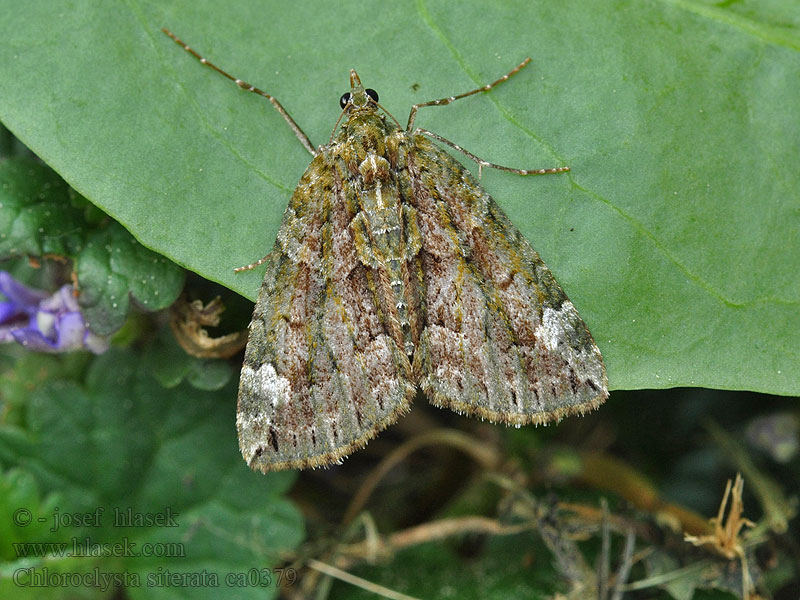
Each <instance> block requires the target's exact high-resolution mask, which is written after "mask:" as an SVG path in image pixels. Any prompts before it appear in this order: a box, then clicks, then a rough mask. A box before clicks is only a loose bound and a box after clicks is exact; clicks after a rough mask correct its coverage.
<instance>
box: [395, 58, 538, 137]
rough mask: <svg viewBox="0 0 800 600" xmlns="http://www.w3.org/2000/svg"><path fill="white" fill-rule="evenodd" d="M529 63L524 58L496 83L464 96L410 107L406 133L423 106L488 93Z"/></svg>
mask: <svg viewBox="0 0 800 600" xmlns="http://www.w3.org/2000/svg"><path fill="white" fill-rule="evenodd" d="M529 62H531V59H530V58H526V59H525V60H523V61H522V62H521V63H520V64H518V65H517V66H516V67H515V68H513V69H511V70H510V71H509V72H508V73H506V74H505V75H503V76H502V77H501V78H500V79H498V80H497V81H493V82H492V83H487V84H486V85H484V86H481V87H479V88H476V89H474V90H471V91H469V92H465V93H464V94H459V95H458V96H450V97H448V98H439V99H438V100H431V101H430V102H423V103H422V104H415V105H414V106H412V107H411V114H410V115H408V125H407V126H406V131H411V127H412V126H413V125H414V119H416V118H417V110H419V109H420V108H422V107H423V106H446V105H448V104H450V103H451V102H453V101H455V100H458V99H459V98H466V97H467V96H472V95H473V94H477V93H479V92H488V91H489V90H490V89H492V88H493V87H494V86H496V85H499V84H501V83H503V82H504V81H505V80H506V79H508V78H509V77H511V76H512V75H514V74H515V73H517V72H518V71H521V70H522V69H523V67H525V65H527V64H528V63H529Z"/></svg>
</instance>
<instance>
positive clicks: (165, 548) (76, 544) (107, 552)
mask: <svg viewBox="0 0 800 600" xmlns="http://www.w3.org/2000/svg"><path fill="white" fill-rule="evenodd" d="M11 546H12V547H13V549H14V554H15V555H16V557H17V558H44V557H51V558H65V557H76V556H82V557H83V556H85V557H128V556H160V557H165V558H185V557H186V548H185V547H184V545H183V544H182V543H180V542H158V543H149V542H145V543H141V544H140V543H138V542H131V541H130V540H129V539H128V538H127V537H123V538H122V539H121V540H120V541H119V542H94V541H92V538H90V537H88V536H87V537H85V538H83V539H82V540H79V539H78V538H77V537H73V538H71V540H70V541H69V542H12V544H11Z"/></svg>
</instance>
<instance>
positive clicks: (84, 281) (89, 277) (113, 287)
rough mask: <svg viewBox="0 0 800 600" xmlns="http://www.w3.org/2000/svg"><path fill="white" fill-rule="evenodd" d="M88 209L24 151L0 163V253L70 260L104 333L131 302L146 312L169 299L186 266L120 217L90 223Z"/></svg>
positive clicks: (85, 304)
mask: <svg viewBox="0 0 800 600" xmlns="http://www.w3.org/2000/svg"><path fill="white" fill-rule="evenodd" d="M92 216H93V213H92V211H91V210H90V209H88V207H87V206H86V201H85V200H81V199H80V198H77V197H75V194H74V193H73V192H72V191H71V190H70V188H69V187H68V186H67V185H66V183H65V182H64V181H63V180H62V179H61V178H60V177H59V176H58V175H56V174H55V173H54V172H53V171H52V170H51V169H49V168H47V167H46V166H45V165H43V164H41V163H39V162H37V161H35V160H33V159H29V158H8V159H6V160H4V161H2V162H0V232H2V233H0V259H8V258H13V257H18V256H26V255H27V256H31V257H47V258H51V257H53V256H55V257H56V258H58V257H61V258H69V259H72V260H74V262H75V267H74V268H75V271H76V273H77V277H78V286H79V289H80V296H79V303H80V305H81V307H82V308H83V311H84V315H85V317H86V319H87V322H88V324H89V327H90V328H91V329H92V331H94V332H95V333H97V334H99V335H110V334H111V333H113V332H115V331H117V330H118V329H119V328H120V327H122V325H123V324H124V323H125V318H126V317H127V314H128V311H129V309H130V303H131V302H134V303H135V304H136V305H137V306H139V307H140V308H142V309H144V310H149V311H155V310H161V309H163V308H166V307H168V306H169V305H170V304H172V303H173V302H174V301H175V298H177V296H178V294H179V293H180V291H181V289H182V288H183V280H184V273H183V270H182V269H180V268H179V267H178V266H177V265H175V264H174V263H171V262H170V261H168V260H167V259H165V258H164V257H162V256H159V255H157V254H155V253H154V252H152V251H150V250H148V249H147V248H145V247H143V246H142V245H141V244H139V243H138V242H137V241H136V240H135V239H133V237H132V236H131V235H130V234H129V233H128V232H127V231H125V229H124V228H122V227H121V226H120V225H119V224H117V223H113V222H101V223H97V224H94V225H92V221H93V218H92ZM106 221H107V220H106Z"/></svg>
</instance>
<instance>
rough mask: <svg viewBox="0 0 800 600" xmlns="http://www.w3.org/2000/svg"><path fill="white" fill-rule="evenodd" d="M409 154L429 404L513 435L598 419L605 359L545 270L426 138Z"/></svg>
mask: <svg viewBox="0 0 800 600" xmlns="http://www.w3.org/2000/svg"><path fill="white" fill-rule="evenodd" d="M413 148H414V150H413V151H412V152H410V153H409V158H408V162H409V171H408V177H409V178H410V186H411V188H412V189H413V198H412V199H411V200H410V201H411V202H412V203H413V204H414V207H415V208H416V211H417V217H418V223H419V229H420V233H421V237H422V241H423V244H422V250H421V260H422V265H423V272H424V274H425V277H424V281H425V288H426V290H425V294H426V295H425V300H426V305H427V314H426V320H425V328H424V330H423V333H422V337H421V339H420V344H419V347H418V348H417V351H416V354H415V356H414V372H415V377H416V379H417V381H418V383H419V384H420V385H421V387H422V389H423V390H424V391H425V393H426V394H427V396H428V398H429V400H430V401H431V402H433V403H434V404H436V405H438V406H444V407H449V408H452V409H454V410H456V411H458V412H463V413H467V414H474V415H477V416H480V417H483V418H485V419H488V420H490V421H494V422H504V423H509V424H527V423H546V422H549V421H553V420H558V419H561V418H562V417H565V416H567V415H571V414H575V413H583V412H586V411H588V410H591V409H593V408H596V407H597V406H598V405H599V404H601V403H602V402H603V401H604V400H605V398H606V397H607V395H608V391H607V385H608V384H607V380H606V374H605V368H604V366H603V362H602V358H601V356H600V351H599V350H598V348H597V346H596V345H595V343H594V341H593V340H592V337H591V334H590V333H589V330H588V329H587V327H586V325H585V324H584V322H583V320H582V319H581V318H580V316H579V315H578V313H577V311H576V310H575V307H574V306H573V305H572V303H571V302H570V301H569V299H568V298H567V296H566V294H564V292H563V290H562V289H561V288H560V287H559V285H558V283H557V282H556V281H555V279H554V278H553V276H552V274H551V273H550V270H549V269H548V268H547V266H546V265H545V264H544V263H543V262H542V260H541V259H540V258H539V256H538V254H536V252H535V251H534V250H533V249H532V248H531V246H530V244H528V242H527V240H525V238H524V237H523V236H522V235H521V234H520V233H519V231H518V230H517V229H516V227H514V226H513V225H512V224H511V222H510V221H509V220H508V218H507V217H506V215H505V214H504V213H503V212H502V210H501V209H500V208H499V207H498V206H497V204H496V203H495V202H494V200H492V198H491V197H490V196H489V195H488V194H487V193H486V192H485V191H484V190H483V188H481V187H480V185H479V184H478V183H477V182H476V181H475V179H474V178H473V177H472V175H471V174H470V173H469V172H468V171H467V170H466V169H465V168H464V167H463V166H462V165H461V164H460V163H458V162H457V161H456V160H454V159H453V158H452V157H451V156H450V155H449V154H448V153H446V152H444V151H443V150H441V149H439V148H437V147H436V146H434V145H433V144H432V143H431V142H430V141H429V140H427V139H426V138H424V137H422V136H421V135H414V136H413Z"/></svg>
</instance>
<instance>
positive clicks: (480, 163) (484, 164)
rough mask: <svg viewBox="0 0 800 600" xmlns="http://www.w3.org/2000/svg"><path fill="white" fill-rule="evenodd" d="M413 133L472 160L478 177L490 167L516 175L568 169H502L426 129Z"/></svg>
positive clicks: (417, 129)
mask: <svg viewBox="0 0 800 600" xmlns="http://www.w3.org/2000/svg"><path fill="white" fill-rule="evenodd" d="M414 133H421V134H423V135H427V136H428V137H432V138H433V139H435V140H437V141H439V142H442V143H443V144H447V145H448V146H450V147H451V148H453V149H454V150H458V151H459V152H462V153H463V154H464V155H465V156H468V157H469V158H471V159H472V160H474V161H475V162H476V163H477V164H478V177H480V176H481V174H482V173H483V167H491V168H492V169H500V170H501V171H508V172H509V173H517V174H518V175H551V174H553V173H564V172H566V171H569V167H553V168H551V169H512V168H511V167H504V166H503V165H496V164H494V163H490V162H488V161H485V160H483V159H482V158H480V157H478V156H475V155H474V154H473V153H472V152H470V151H469V150H464V148H462V147H461V146H459V145H458V144H454V143H453V142H451V141H450V140H448V139H447V138H443V137H442V136H440V135H437V134H435V133H433V132H432V131H428V130H427V129H420V128H419V127H417V128H416V129H415V130H414Z"/></svg>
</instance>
